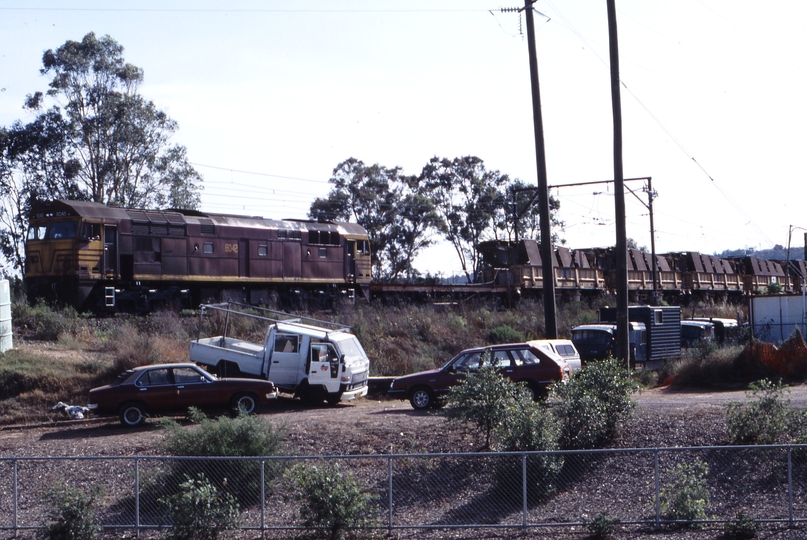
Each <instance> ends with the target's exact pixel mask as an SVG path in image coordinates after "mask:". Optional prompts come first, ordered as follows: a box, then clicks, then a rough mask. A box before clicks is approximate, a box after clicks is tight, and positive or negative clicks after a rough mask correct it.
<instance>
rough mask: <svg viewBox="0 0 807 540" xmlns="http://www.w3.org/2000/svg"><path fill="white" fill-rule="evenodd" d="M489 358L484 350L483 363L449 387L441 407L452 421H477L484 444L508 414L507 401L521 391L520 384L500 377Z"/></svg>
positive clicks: (511, 400)
mask: <svg viewBox="0 0 807 540" xmlns="http://www.w3.org/2000/svg"><path fill="white" fill-rule="evenodd" d="M489 359H490V352H489V351H485V353H484V354H483V355H482V366H481V367H480V368H479V369H478V370H477V371H476V372H473V373H470V374H469V375H468V376H467V377H466V378H465V380H464V381H462V383H460V384H458V385H457V386H454V387H452V388H451V389H450V390H449V392H448V394H447V395H446V397H445V399H444V404H445V408H444V409H442V411H441V413H442V414H443V415H445V416H446V417H447V418H448V419H449V420H451V421H458V422H463V423H469V424H476V427H477V429H478V430H479V431H481V432H482V433H483V434H484V436H485V448H490V438H491V435H492V434H493V430H494V429H496V427H497V426H499V425H500V424H502V423H503V422H504V421H505V419H506V418H507V412H508V405H510V404H511V403H512V402H513V401H514V400H516V399H518V397H519V395H520V394H522V393H524V390H523V389H522V387H521V386H518V385H516V384H514V383H513V382H512V381H511V380H510V379H506V378H504V377H502V376H501V375H500V374H499V373H498V372H497V371H496V368H495V367H494V366H492V365H490V362H489Z"/></svg>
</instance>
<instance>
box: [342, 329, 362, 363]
mask: <svg viewBox="0 0 807 540" xmlns="http://www.w3.org/2000/svg"><path fill="white" fill-rule="evenodd" d="M335 341H336V343H337V344H338V345H339V350H340V351H341V352H342V354H344V355H345V361H346V362H350V361H352V360H361V361H366V360H367V353H365V352H364V349H363V348H362V346H361V343H359V340H358V339H356V338H355V337H354V336H350V335H349V336H346V337H345V338H344V339H338V338H337V339H335Z"/></svg>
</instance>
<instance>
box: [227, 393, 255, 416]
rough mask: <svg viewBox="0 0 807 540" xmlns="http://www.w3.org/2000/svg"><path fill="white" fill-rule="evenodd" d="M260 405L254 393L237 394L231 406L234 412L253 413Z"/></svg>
mask: <svg viewBox="0 0 807 540" xmlns="http://www.w3.org/2000/svg"><path fill="white" fill-rule="evenodd" d="M257 407H258V402H257V400H256V399H255V396H254V395H252V394H236V395H235V396H234V397H233V399H232V401H230V408H231V409H232V410H233V413H234V414H239V413H244V414H252V413H254V412H255V409H256V408H257Z"/></svg>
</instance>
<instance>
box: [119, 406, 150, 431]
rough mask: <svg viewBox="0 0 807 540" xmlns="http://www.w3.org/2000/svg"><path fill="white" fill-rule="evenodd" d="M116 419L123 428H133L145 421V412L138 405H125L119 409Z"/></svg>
mask: <svg viewBox="0 0 807 540" xmlns="http://www.w3.org/2000/svg"><path fill="white" fill-rule="evenodd" d="M118 417H119V418H120V423H121V424H123V425H124V426H127V427H135V426H139V425H140V424H142V423H143V422H144V421H145V420H146V411H145V410H144V409H143V406H142V405H140V404H139V403H126V404H124V405H123V407H121V408H120V412H119V414H118Z"/></svg>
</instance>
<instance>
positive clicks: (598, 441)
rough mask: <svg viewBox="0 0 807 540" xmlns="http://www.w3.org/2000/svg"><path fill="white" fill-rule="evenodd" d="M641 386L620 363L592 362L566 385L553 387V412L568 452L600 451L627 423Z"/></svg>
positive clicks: (610, 359) (563, 445) (614, 360)
mask: <svg viewBox="0 0 807 540" xmlns="http://www.w3.org/2000/svg"><path fill="white" fill-rule="evenodd" d="M637 389H638V385H637V384H636V381H634V380H633V379H632V378H631V377H630V374H629V373H628V372H627V371H626V370H625V367H624V366H623V365H622V363H621V362H620V361H619V360H616V359H614V358H609V359H608V360H601V361H598V362H591V363H589V364H588V365H587V366H586V369H584V370H581V371H579V372H577V373H575V375H574V377H572V378H571V379H570V380H569V381H568V382H567V383H565V384H555V385H553V386H552V396H553V399H552V405H553V411H554V412H555V414H556V415H557V416H558V418H559V419H560V422H561V437H560V444H561V447H562V448H564V449H582V448H600V447H602V446H603V445H604V444H605V443H607V442H608V441H610V440H611V439H612V438H613V436H614V435H615V434H616V432H617V430H618V429H619V428H620V427H621V426H622V424H623V423H624V422H625V420H627V418H628V416H629V415H630V413H631V411H632V410H633V408H634V407H635V406H636V402H634V401H633V399H632V398H631V394H633V393H634V392H636V390H637Z"/></svg>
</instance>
